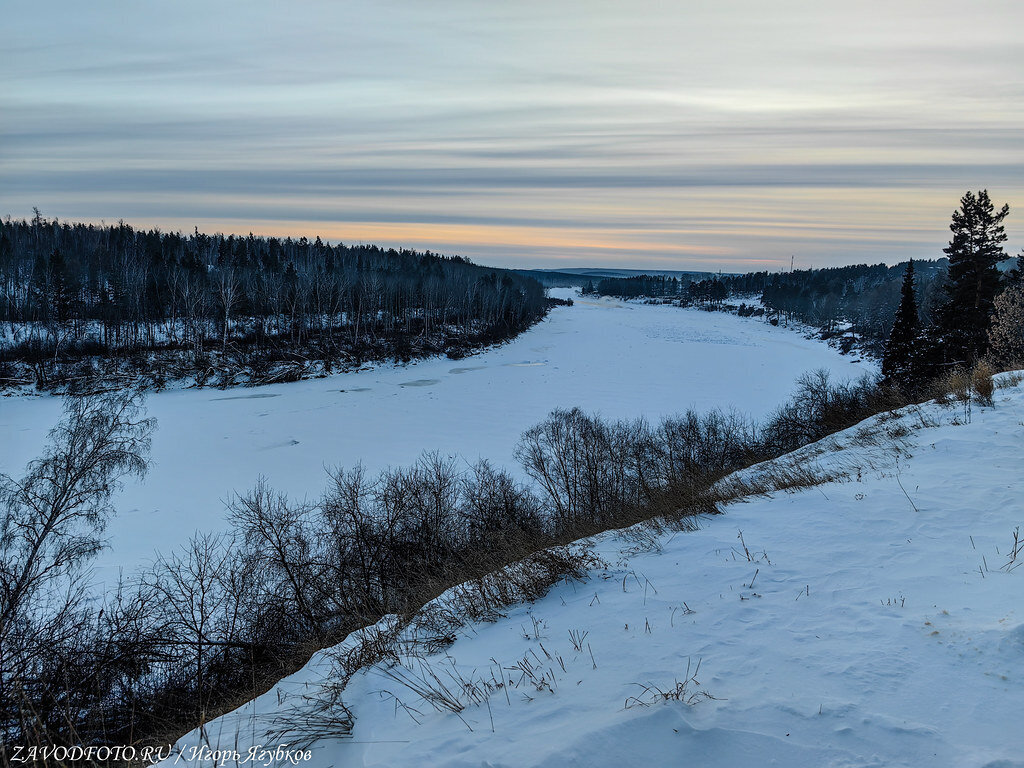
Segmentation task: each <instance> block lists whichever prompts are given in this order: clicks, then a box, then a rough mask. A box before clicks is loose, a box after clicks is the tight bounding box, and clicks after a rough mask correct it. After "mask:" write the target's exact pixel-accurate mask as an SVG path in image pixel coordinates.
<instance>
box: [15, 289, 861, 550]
mask: <svg viewBox="0 0 1024 768" xmlns="http://www.w3.org/2000/svg"><path fill="white" fill-rule="evenodd" d="M556 295H568V292H567V291H565V290H562V291H556ZM866 365H867V364H866V363H857V362H854V360H853V359H852V358H850V357H848V356H846V357H844V356H842V355H840V354H838V353H837V352H836V351H835V350H833V349H831V348H830V347H828V346H826V345H825V344H822V343H820V342H815V341H810V340H807V339H804V338H802V337H801V336H800V335H799V334H797V333H794V332H792V331H790V330H786V329H783V328H775V327H772V326H770V325H768V324H767V323H765V322H763V321H762V320H759V319H752V318H738V317H735V316H733V315H727V314H724V313H710V312H703V311H698V310H682V309H678V308H674V307H664V306H648V305H642V304H633V303H622V302H619V301H615V300H611V299H594V300H590V299H587V300H577V301H576V304H575V306H573V307H558V308H556V309H555V310H553V311H552V312H551V314H550V315H549V316H548V318H547V319H546V320H544V321H543V322H542V323H540V324H539V325H537V326H535V327H534V328H532V329H531V330H529V331H527V332H526V333H524V334H522V335H521V336H519V337H518V338H517V339H515V340H514V341H512V342H510V343H508V344H505V345H503V346H501V347H498V348H495V349H491V350H488V351H485V352H483V353H481V354H479V355H475V356H473V357H469V358H466V359H464V360H458V361H453V360H449V359H446V358H442V359H433V360H426V361H421V362H418V363H414V364H410V365H408V366H383V367H379V368H376V369H373V370H364V371H359V372H355V373H349V374H339V375H335V376H331V377H328V378H324V379H316V380H312V381H303V382H297V383H291V384H277V385H272V386H266V387H259V388H254V389H232V390H227V391H219V390H209V389H203V390H197V389H185V390H173V391H167V392H160V393H154V394H150V395H149V396H148V398H147V407H148V410H149V414H150V415H151V416H154V417H156V419H157V421H158V424H159V426H158V429H157V432H156V434H155V436H154V439H153V452H152V457H151V458H152V461H151V466H150V471H149V474H148V476H147V477H146V479H145V481H143V482H142V483H135V482H133V483H131V484H130V485H129V486H127V487H126V488H125V489H124V490H123V491H122V492H121V493H120V494H119V495H118V498H117V506H118V509H119V515H118V517H117V518H116V519H115V520H114V521H113V522H112V523H111V525H110V527H109V529H108V536H109V539H110V544H111V548H110V549H109V550H107V551H106V552H105V553H104V554H102V555H101V557H100V560H99V565H101V566H103V567H104V568H105V569H106V568H110V567H113V566H118V565H122V566H124V567H125V568H126V569H128V570H131V569H132V568H134V567H135V566H136V565H137V564H139V563H140V562H144V561H146V560H149V559H151V558H152V555H153V553H154V551H155V550H157V549H160V550H166V549H167V548H169V547H171V546H174V545H176V544H179V543H183V542H184V541H185V540H187V538H188V537H189V536H190V535H191V534H192V533H193V532H194V531H195V530H210V529H217V528H220V527H222V526H223V522H222V520H223V512H224V500H225V499H227V498H229V497H230V496H231V494H232V492H233V491H235V490H239V491H242V490H246V489H248V488H250V487H251V486H252V485H253V483H254V482H255V481H256V479H257V478H258V477H259V476H260V475H264V476H266V477H267V478H268V479H269V480H270V483H271V484H272V485H273V486H274V487H276V488H279V489H281V490H284V491H287V492H288V493H289V494H291V495H292V496H299V497H301V496H303V495H308V496H311V497H315V496H318V495H319V493H320V491H321V490H322V488H323V486H324V480H325V474H324V468H325V466H331V467H333V466H351V465H353V464H355V463H357V462H359V461H362V463H363V464H364V466H366V467H367V469H369V470H370V471H371V472H372V471H375V470H377V469H380V468H382V467H384V466H387V465H389V464H390V465H398V464H408V463H410V462H413V461H415V459H416V458H417V457H418V456H419V455H420V454H421V453H422V452H423V451H427V450H438V451H441V452H443V453H444V454H447V455H457V456H460V457H463V458H464V459H465V460H466V461H468V462H470V463H472V462H473V461H475V460H476V459H477V458H478V457H486V458H488V459H490V460H491V461H492V462H493V463H495V464H497V465H503V466H511V465H512V464H513V459H512V452H513V448H514V446H515V443H516V441H517V439H518V437H519V434H520V433H521V432H522V431H523V430H524V429H526V428H527V427H529V426H531V425H533V424H535V423H537V422H538V421H540V420H542V419H543V418H544V416H545V415H546V414H547V413H548V412H549V411H550V410H551V409H553V408H556V407H571V406H580V407H582V408H584V409H585V410H587V411H596V412H600V413H601V414H603V415H604V416H606V417H612V418H623V417H634V416H640V415H643V416H646V417H648V418H650V419H651V420H656V419H657V418H658V417H659V416H662V415H666V414H671V413H675V412H679V411H684V410H686V409H687V408H690V407H694V408H697V409H698V410H706V409H709V408H713V407H716V406H723V407H727V406H736V407H737V408H739V409H740V410H742V411H745V412H747V413H749V414H751V415H753V416H757V417H760V416H763V415H765V414H766V413H767V412H769V411H770V410H771V409H772V408H773V407H774V406H776V405H778V404H779V403H780V402H782V401H783V400H784V399H785V398H786V397H787V396H788V394H789V393H790V391H791V389H792V386H793V381H794V379H795V378H796V376H797V375H799V374H800V373H801V372H803V371H806V370H810V369H814V368H821V367H824V368H827V369H829V370H831V371H832V372H833V373H834V374H835V376H837V377H838V378H849V377H855V376H859V375H860V374H861V373H863V372H864V370H865V366H866ZM59 415H60V401H59V399H57V398H53V397H9V398H0V435H2V436H3V440H2V441H0V471H2V472H6V473H9V474H14V475H18V474H20V473H21V470H22V468H23V466H24V464H25V463H26V462H27V461H28V459H30V458H31V457H32V456H34V455H35V454H36V453H37V452H38V451H39V449H40V448H41V447H42V445H43V443H44V441H45V437H46V432H47V430H48V429H49V428H50V426H52V425H53V423H54V422H55V421H56V420H57V419H58V418H59Z"/></svg>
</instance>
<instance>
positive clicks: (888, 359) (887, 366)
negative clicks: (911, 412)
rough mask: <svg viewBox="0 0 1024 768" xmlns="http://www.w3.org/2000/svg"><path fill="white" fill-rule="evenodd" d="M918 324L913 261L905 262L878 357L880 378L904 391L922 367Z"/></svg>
mask: <svg viewBox="0 0 1024 768" xmlns="http://www.w3.org/2000/svg"><path fill="white" fill-rule="evenodd" d="M920 331H921V324H920V321H919V320H918V316H917V296H916V292H915V289H914V262H913V260H911V262H910V263H909V264H908V265H907V272H906V274H905V275H904V276H903V287H902V288H901V289H900V305H899V307H898V308H897V309H896V319H895V322H893V325H892V332H891V333H890V334H889V341H888V342H887V343H886V345H885V357H883V358H882V381H883V382H884V383H886V384H891V385H895V386H897V387H899V388H900V389H902V390H904V391H908V392H910V391H913V390H914V389H916V388H917V387H918V386H920V384H921V378H922V370H921V364H920V358H919V356H918V353H919V349H918V347H919V343H920Z"/></svg>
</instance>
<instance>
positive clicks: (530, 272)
mask: <svg viewBox="0 0 1024 768" xmlns="http://www.w3.org/2000/svg"><path fill="white" fill-rule="evenodd" d="M514 271H515V272H517V273H518V274H520V275H524V276H526V277H532V278H534V279H535V280H538V281H540V283H541V284H542V285H544V286H546V287H548V288H564V287H567V286H574V285H578V286H582V285H585V284H586V282H587V281H588V280H600V279H602V278H606V277H635V276H637V275H657V276H665V277H675V278H679V279H680V280H683V279H686V280H694V281H699V280H705V279H707V278H709V277H715V276H720V277H731V276H733V275H734V274H736V273H733V272H693V271H685V270H678V269H664V270H657V269H612V268H609V267H570V268H567V269H517V270H514Z"/></svg>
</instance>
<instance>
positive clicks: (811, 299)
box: [593, 259, 948, 354]
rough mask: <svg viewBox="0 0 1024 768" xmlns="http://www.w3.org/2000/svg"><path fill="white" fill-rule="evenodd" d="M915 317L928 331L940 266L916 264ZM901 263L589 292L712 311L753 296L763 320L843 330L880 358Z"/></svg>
mask: <svg viewBox="0 0 1024 768" xmlns="http://www.w3.org/2000/svg"><path fill="white" fill-rule="evenodd" d="M914 264H915V268H916V276H917V286H918V288H917V289H918V295H919V296H920V297H921V300H920V302H919V310H920V312H921V316H922V317H921V319H922V322H924V323H925V324H927V323H928V322H929V321H930V318H931V314H932V313H933V312H934V310H935V306H936V303H937V301H938V300H939V298H940V295H941V292H940V288H941V286H942V283H943V281H944V279H945V275H946V271H947V268H948V261H947V260H946V259H939V260H937V261H917V262H915V263H914ZM906 270H907V263H906V262H904V263H902V264H897V265H895V266H891V267H890V266H887V265H885V264H871V265H869V264H857V265H853V266H847V267H829V268H826V269H801V270H795V271H792V272H774V273H772V272H749V273H747V274H743V275H723V276H721V277H718V278H709V279H706V280H701V281H694V282H690V281H687V280H685V279H684V280H676V279H675V278H667V277H662V276H657V275H655V276H652V275H641V276H637V277H627V278H610V279H606V280H601V281H599V282H598V283H597V284H596V285H595V286H593V292H595V293H599V294H602V295H608V296H621V297H624V298H637V297H651V298H667V299H671V300H675V301H679V302H680V303H682V304H684V305H688V306H691V305H698V306H708V307H715V306H721V305H722V304H723V303H724V302H725V301H726V300H727V299H729V298H748V297H753V296H756V297H759V298H760V301H761V304H762V305H763V307H764V309H765V311H766V313H767V314H768V316H769V317H770V318H773V319H777V320H787V321H788V320H795V321H798V322H801V323H806V324H808V325H813V326H815V327H817V328H820V329H821V330H822V331H823V332H824V333H825V334H826V335H832V334H835V333H836V332H837V331H838V330H840V329H842V330H844V331H847V332H848V333H849V334H850V336H851V340H853V339H857V340H859V341H861V342H862V343H863V344H864V345H865V346H866V347H867V348H868V349H869V350H871V351H874V352H876V353H879V354H880V353H881V351H882V347H883V346H884V344H885V341H886V339H888V337H889V332H890V331H891V330H892V325H893V319H894V317H895V314H896V307H897V305H898V304H899V301H900V285H901V283H902V281H903V276H904V275H905V274H906Z"/></svg>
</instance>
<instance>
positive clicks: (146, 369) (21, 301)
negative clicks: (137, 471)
mask: <svg viewBox="0 0 1024 768" xmlns="http://www.w3.org/2000/svg"><path fill="white" fill-rule="evenodd" d="M549 305H550V301H549V300H547V299H546V298H545V296H544V289H543V288H542V286H541V285H540V283H539V282H537V281H536V280H534V279H532V278H529V277H526V276H523V275H521V274H517V273H515V272H512V271H509V270H504V269H491V268H487V267H481V266H478V265H476V264H473V263H471V262H469V261H468V260H466V259H464V258H461V257H458V256H440V255H437V254H434V253H431V252H429V251H426V252H423V253H420V252H416V251H411V250H405V249H403V250H394V249H383V248H380V247H378V246H374V245H355V246H351V245H343V244H338V245H331V244H328V243H325V242H323V241H322V240H321V239H320V238H319V237H317V238H316V239H315V240H312V241H310V240H308V239H307V238H305V237H301V238H299V239H297V240H295V239H292V238H284V239H280V238H276V237H256V236H254V235H252V234H250V235H248V236H247V237H238V236H234V235H227V236H225V235H222V234H214V235H206V234H202V233H200V232H199V231H198V229H196V230H195V231H194V232H193V233H192V234H188V235H185V234H182V233H180V232H161V231H159V230H155V229H154V230H148V231H143V230H136V229H134V228H133V227H131V226H129V225H127V224H125V223H123V222H119V223H118V224H116V225H101V226H95V225H92V224H79V223H68V222H58V221H57V220H56V219H53V220H49V219H46V218H44V217H43V216H41V215H40V213H39V212H38V211H36V212H35V216H34V217H33V218H32V219H31V220H28V221H26V220H12V219H11V218H9V217H8V218H7V219H6V220H4V221H2V222H0V387H3V386H12V385H14V386H16V385H36V386H38V387H40V388H49V389H54V388H60V387H67V386H72V385H75V384H76V383H82V382H93V381H97V380H106V381H111V382H113V381H116V382H118V383H122V384H123V383H132V384H142V385H144V386H150V387H160V386H163V385H164V384H166V383H167V382H169V381H172V380H190V381H191V382H193V383H195V384H196V385H199V386H203V385H217V386H228V385H231V384H236V383H269V382H273V381H284V380H294V379H299V378H304V377H307V376H311V375H317V374H320V373H330V372H332V371H337V370H346V369H350V368H353V367H358V366H359V365H361V364H362V363H363V362H365V361H369V360H386V359H394V360H399V361H408V360H410V359H412V358H414V357H422V356H427V355H436V354H448V355H449V356H450V357H452V358H458V357H462V356H464V355H465V354H468V353H469V352H470V351H472V350H473V349H475V348H478V347H479V346H481V345H486V344H491V343H495V342H500V341H502V340H504V339H507V338H510V337H512V336H514V335H516V334H517V333H519V332H520V331H522V330H524V329H525V328H527V327H529V326H530V325H531V324H532V323H534V322H536V321H537V320H539V319H540V318H541V317H543V316H544V314H545V313H546V311H547V309H548V307H549Z"/></svg>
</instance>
